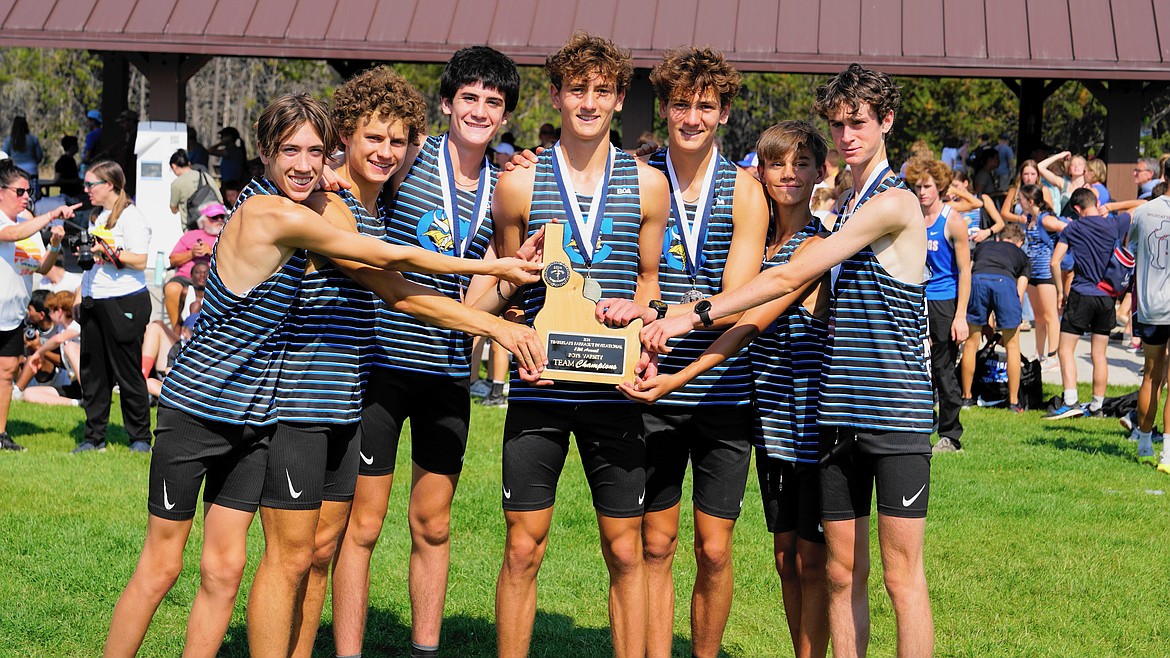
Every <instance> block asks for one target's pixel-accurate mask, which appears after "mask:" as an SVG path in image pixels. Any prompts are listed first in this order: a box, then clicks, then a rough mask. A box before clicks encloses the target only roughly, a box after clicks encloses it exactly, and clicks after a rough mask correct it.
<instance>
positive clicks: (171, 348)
mask: <svg viewBox="0 0 1170 658" xmlns="http://www.w3.org/2000/svg"><path fill="white" fill-rule="evenodd" d="M198 319H199V313H198V312H196V313H192V314H191V315H188V316H187V317H186V318H185V319H184V320H183V326H182V327H180V328H179V331H178V332H177V333H178V336H179V339H178V340H176V341H171V339H170V338H169V336H168V332H167V331H166V330H164V329H163V323H162V322H159V321H155V322H151V323H150V324H148V325H146V335H145V336H143V337H142V372H143V373H144V375H145V377H146V390H147V391H149V392H150V394H151V395H152V396H154V397H155V398H157V397H158V396H160V395H162V387H163V380H164V379H166V378H167V373H168V372H170V371H171V366H172V365H173V364H174V363H175V361H176V360H177V359H178V358H179V353H180V352H182V351H183V347H184V346H185V345H186V344H187V341H189V340H191V336H192V335H193V334H194V330H195V321H196V320H198ZM148 360H149V365H148ZM155 403H157V400H152V405H153V404H155Z"/></svg>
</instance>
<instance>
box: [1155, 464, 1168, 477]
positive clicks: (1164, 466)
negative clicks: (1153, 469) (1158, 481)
mask: <svg viewBox="0 0 1170 658" xmlns="http://www.w3.org/2000/svg"><path fill="white" fill-rule="evenodd" d="M1158 472H1159V473H1165V474H1166V475H1170V463H1167V462H1162V463H1161V464H1158Z"/></svg>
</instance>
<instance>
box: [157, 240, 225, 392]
mask: <svg viewBox="0 0 1170 658" xmlns="http://www.w3.org/2000/svg"><path fill="white" fill-rule="evenodd" d="M210 272H211V266H210V265H208V264H207V263H196V264H195V266H194V267H192V268H191V277H190V279H189V284H188V285H186V286H184V288H183V292H182V293H181V295H180V298H179V300H177V301H176V306H175V312H176V314H175V316H174V317H172V318H170V320H169V322H164V321H162V320H155V321H154V322H151V323H150V324H148V325H146V332H145V333H144V334H143V336H142V364H141V365H142V376H143V377H145V378H146V379H147V385H148V387H149V384H150V379H151V377H150V373H151V372H152V371H158V372H160V373H162V372H166V370H167V369H169V367H170V366H169V363H170V361H171V360H170V359H168V355H169V354H170V352H171V346H172V345H174V344H176V343H179V342H181V341H182V338H183V334H184V333H186V334H187V336H188V337H190V334H191V330H193V329H194V328H195V320H196V319H198V317H199V309H200V308H202V307H203V290H204V288H205V287H206V286H207V276H208V274H210ZM167 285H168V286H170V284H167ZM168 311H169V309H168ZM160 364H161V366H160ZM158 379H159V380H160V383H159V390H161V387H162V383H161V380H162V378H161V377H159V378H158ZM150 394H151V395H154V396H158V393H157V392H155V391H151V393H150Z"/></svg>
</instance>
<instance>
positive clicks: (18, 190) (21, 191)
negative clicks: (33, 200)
mask: <svg viewBox="0 0 1170 658" xmlns="http://www.w3.org/2000/svg"><path fill="white" fill-rule="evenodd" d="M0 187H3V188H4V189H6V190H12V192H13V193H14V194H16V196H18V197H22V196H28V195H29V194H30V193H31V192H32V188H30V187H12V186H11V185H3V186H0Z"/></svg>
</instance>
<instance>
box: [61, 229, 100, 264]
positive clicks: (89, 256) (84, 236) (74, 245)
mask: <svg viewBox="0 0 1170 658" xmlns="http://www.w3.org/2000/svg"><path fill="white" fill-rule="evenodd" d="M74 226H75V227H77V230H76V231H70V232H69V233H66V234H65V239H64V240H63V242H64V243H65V246H66V247H67V248H68V249H70V250H71V251H76V252H77V266H78V267H80V268H81V269H83V270H92V269H93V264H94V258H93V245H94V237H93V234H92V233H90V232H89V229H88V228H85V227H82V226H78V225H76V224H74Z"/></svg>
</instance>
